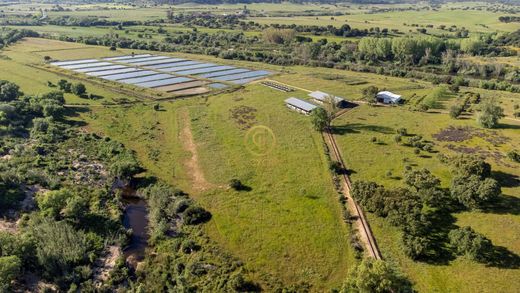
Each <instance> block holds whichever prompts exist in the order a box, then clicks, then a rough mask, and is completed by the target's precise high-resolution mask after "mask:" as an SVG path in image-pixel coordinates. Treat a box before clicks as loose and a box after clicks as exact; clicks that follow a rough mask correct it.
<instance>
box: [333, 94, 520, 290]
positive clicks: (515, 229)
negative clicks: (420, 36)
mask: <svg viewBox="0 0 520 293" xmlns="http://www.w3.org/2000/svg"><path fill="white" fill-rule="evenodd" d="M481 94H482V95H483V96H484V97H486V96H492V95H493V96H498V97H499V98H500V99H501V101H502V105H503V106H504V107H505V108H506V114H507V113H508V112H509V113H511V112H510V111H511V109H512V105H513V104H515V103H516V104H518V103H520V95H518V94H505V93H498V94H497V93H496V92H489V91H481ZM450 102H451V101H447V104H449V103H450ZM509 115H511V114H509ZM450 126H455V127H472V129H474V130H473V131H476V129H477V128H478V126H477V125H476V122H475V119H474V117H465V118H463V119H459V120H453V119H451V118H450V117H449V116H448V115H447V114H443V113H422V112H412V111H409V110H406V109H403V108H399V107H398V108H395V107H370V106H367V105H362V106H360V107H358V108H355V109H353V110H351V111H349V112H347V113H346V114H345V115H343V116H342V117H340V118H339V119H337V121H335V127H336V133H337V134H336V138H337V141H338V144H339V146H340V148H341V149H342V152H343V156H344V159H345V162H346V164H347V166H348V168H349V170H351V172H352V175H351V178H352V180H353V181H356V180H369V181H375V182H377V183H379V184H383V185H385V186H387V187H399V186H403V185H404V183H403V180H402V178H403V172H404V170H405V165H409V166H413V168H427V169H429V170H430V171H431V172H432V173H433V174H434V175H436V176H437V177H439V178H440V179H441V181H442V186H444V187H449V184H450V180H451V174H450V171H449V167H448V166H446V165H444V164H442V163H441V162H440V161H439V159H438V158H437V155H438V153H442V154H450V155H452V154H455V153H457V152H459V153H460V152H476V153H478V154H481V155H484V156H485V157H486V161H487V162H489V163H490V164H491V165H492V168H493V170H494V176H495V177H496V178H497V179H498V180H499V181H500V182H501V183H502V185H503V188H502V192H503V196H502V197H501V198H500V201H499V203H498V204H497V206H496V207H495V208H492V209H490V210H486V211H482V212H476V211H473V212H463V213H459V214H455V215H454V216H455V218H456V221H455V223H454V224H455V225H457V226H461V227H462V226H471V227H472V228H473V229H475V230H476V231H478V232H480V233H482V234H484V235H485V236H486V237H488V238H489V239H491V240H492V241H493V243H494V244H495V245H497V246H501V247H504V248H505V249H506V250H509V251H510V252H512V253H514V254H517V255H518V254H520V245H519V244H520V243H519V241H518V235H519V233H520V216H519V213H518V206H519V202H520V197H519V195H520V186H519V184H518V182H519V181H518V178H520V172H519V170H520V169H519V168H518V166H515V165H514V164H515V163H513V162H511V161H510V160H509V159H508V158H507V157H506V156H505V154H506V153H507V152H508V151H510V150H512V149H518V148H519V147H520V135H519V133H520V132H519V131H518V130H519V129H520V121H518V120H513V118H511V116H509V119H503V120H502V121H501V125H500V128H498V129H496V130H485V131H482V132H479V134H474V135H470V137H469V138H468V139H466V140H464V141H461V142H455V141H439V140H437V139H436V138H435V134H437V133H439V132H440V131H441V130H443V129H446V128H448V127H450ZM402 127H404V128H406V129H407V130H408V132H409V133H411V134H413V135H421V136H423V138H424V139H425V140H430V141H432V142H433V143H434V144H435V150H436V153H427V152H424V151H423V152H421V154H419V155H417V154H415V153H414V152H413V148H411V147H407V146H404V145H402V144H398V143H396V142H395V141H394V136H395V135H396V130H397V129H398V128H402ZM373 137H375V138H376V140H377V142H373V141H372V138H373ZM502 139H506V140H505V141H501V140H502ZM454 150H456V151H454ZM369 222H370V224H371V226H372V228H373V230H374V233H375V237H376V239H377V241H378V244H379V246H380V248H381V251H382V253H383V256H384V257H385V258H387V259H390V260H393V261H396V262H397V263H398V264H399V265H400V266H401V267H402V269H403V270H404V271H405V273H406V274H407V275H408V276H409V277H410V278H411V279H412V280H413V282H414V283H415V286H416V288H417V289H418V290H419V291H420V292H431V291H440V292H475V291H479V292H497V291H499V292H513V291H515V288H518V286H519V285H520V284H519V283H518V278H516V277H515V276H516V275H518V271H519V269H518V268H515V267H507V266H503V267H501V266H486V265H483V264H478V263H476V262H472V261H469V260H466V259H463V258H457V259H455V260H451V261H449V262H448V263H442V264H427V263H421V262H414V261H411V260H410V259H409V258H407V257H406V256H405V255H404V253H403V252H402V249H401V247H400V244H399V243H400V241H401V240H400V234H401V232H400V231H399V229H397V228H395V227H393V226H391V225H389V224H388V222H386V221H385V220H384V219H382V218H378V217H376V216H373V215H370V214H369Z"/></svg>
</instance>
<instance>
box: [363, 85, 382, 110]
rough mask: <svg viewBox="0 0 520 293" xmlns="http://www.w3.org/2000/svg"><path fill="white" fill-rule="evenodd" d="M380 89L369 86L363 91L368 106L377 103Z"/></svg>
mask: <svg viewBox="0 0 520 293" xmlns="http://www.w3.org/2000/svg"><path fill="white" fill-rule="evenodd" d="M378 92H379V89H378V88H377V87H376V86H373V85H371V86H369V87H366V88H364V89H363V90H362V93H363V100H365V101H367V103H368V104H370V105H372V104H375V103H377V93H378Z"/></svg>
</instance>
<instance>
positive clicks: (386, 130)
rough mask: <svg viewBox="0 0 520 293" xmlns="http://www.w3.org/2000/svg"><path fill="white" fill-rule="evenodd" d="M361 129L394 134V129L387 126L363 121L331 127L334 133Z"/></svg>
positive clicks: (355, 131) (356, 131)
mask: <svg viewBox="0 0 520 293" xmlns="http://www.w3.org/2000/svg"><path fill="white" fill-rule="evenodd" d="M361 131H372V132H378V133H383V134H392V133H394V132H395V131H394V129H393V128H391V127H386V126H379V125H367V124H361V123H350V124H345V125H335V126H332V127H331V132H332V134H339V135H342V134H347V133H360V132H361Z"/></svg>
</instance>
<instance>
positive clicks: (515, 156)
mask: <svg viewBox="0 0 520 293" xmlns="http://www.w3.org/2000/svg"><path fill="white" fill-rule="evenodd" d="M507 157H508V158H509V159H511V161H513V162H517V163H520V153H519V152H518V151H516V150H512V151H510V152H508V153H507Z"/></svg>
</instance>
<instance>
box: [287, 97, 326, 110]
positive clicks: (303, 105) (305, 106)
mask: <svg viewBox="0 0 520 293" xmlns="http://www.w3.org/2000/svg"><path fill="white" fill-rule="evenodd" d="M285 104H287V105H288V106H291V107H293V108H296V109H297V110H300V111H303V112H305V113H310V112H311V111H312V110H314V109H316V108H317V107H318V106H316V105H313V104H311V103H309V102H306V101H304V100H300V99H297V98H294V97H291V98H288V99H286V100H285Z"/></svg>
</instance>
